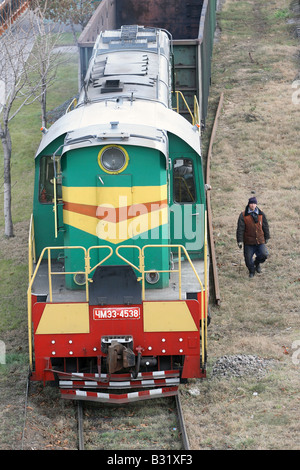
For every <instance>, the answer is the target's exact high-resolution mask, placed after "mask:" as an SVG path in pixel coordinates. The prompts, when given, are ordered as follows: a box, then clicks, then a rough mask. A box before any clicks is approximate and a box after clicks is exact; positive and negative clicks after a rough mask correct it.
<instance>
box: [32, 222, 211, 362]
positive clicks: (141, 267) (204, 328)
mask: <svg viewBox="0 0 300 470" xmlns="http://www.w3.org/2000/svg"><path fill="white" fill-rule="evenodd" d="M32 230H33V217H32V218H31V221H30V234H32ZM30 237H31V235H30ZM29 245H30V248H29V250H30V252H31V251H32V241H31V238H30V240H29ZM126 248H127V249H128V248H134V249H137V250H138V252H139V266H136V265H134V264H133V263H132V262H131V261H129V260H128V259H126V258H125V257H124V256H122V255H121V254H120V253H119V250H121V249H126ZM149 248H177V249H178V269H176V270H174V269H169V270H156V271H157V272H161V273H163V272H169V273H171V272H173V273H174V272H175V273H178V276H179V300H181V298H182V285H181V273H182V266H181V254H182V252H183V254H184V255H185V257H186V259H187V261H188V262H189V264H190V266H191V268H192V270H193V272H194V274H195V276H196V278H197V281H198V283H199V286H200V290H201V312H204V288H203V284H202V281H201V279H200V277H199V275H198V273H197V271H196V269H195V266H194V264H193V262H192V260H191V258H190V256H189V254H188V252H187V250H186V248H185V247H184V246H183V245H180V244H178V245H173V244H163V245H160V244H155V245H145V246H143V247H142V248H140V247H138V246H136V245H120V246H118V247H117V248H116V250H115V253H116V255H117V256H118V257H119V258H120V259H122V260H123V261H124V262H125V263H126V264H128V265H130V266H132V267H133V268H134V269H136V270H137V271H138V272H139V273H140V274H141V275H140V277H139V278H138V281H141V282H142V300H145V281H146V280H145V274H147V273H150V272H152V271H153V269H151V270H146V269H145V250H148V249H149ZM67 249H73V250H74V249H77V250H78V249H79V250H82V251H83V254H84V262H85V266H84V271H80V273H82V274H84V275H85V289H86V302H88V301H89V289H88V285H89V282H92V280H91V279H89V274H90V273H91V272H92V271H94V269H96V268H97V266H100V265H102V264H103V263H104V262H105V261H106V260H107V259H108V258H110V257H111V256H112V254H113V252H114V251H113V249H112V247H110V246H108V245H103V246H91V247H89V248H88V249H86V248H84V247H82V246H56V247H45V248H44V249H43V250H42V252H41V254H40V257H39V259H38V262H37V264H36V267H35V270H34V271H33V269H32V268H33V266H32V261H31V264H29V277H30V279H29V285H28V290H27V307H28V339H29V362H30V368H32V299H31V295H32V286H33V283H34V280H35V278H36V276H37V272H38V270H39V268H40V265H41V262H42V259H43V258H44V255H45V253H47V257H48V282H49V299H50V302H53V292H52V275H57V274H59V275H62V274H63V275H68V274H69V275H70V274H76V273H78V272H79V271H74V272H73V271H72V272H66V271H63V272H57V271H54V272H52V265H51V251H52V250H67ZM94 249H108V250H109V254H108V255H107V256H106V257H105V258H103V259H102V260H101V261H100V262H99V263H97V264H96V265H95V266H94V267H92V268H91V266H90V259H91V258H90V253H91V250H94ZM204 254H205V257H204V277H205V319H204V321H203V318H201V320H202V321H201V337H202V338H203V341H202V360H203V361H204V359H205V351H206V344H207V263H206V254H207V237H206V218H205V243H204ZM202 317H203V316H202Z"/></svg>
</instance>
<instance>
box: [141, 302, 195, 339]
mask: <svg viewBox="0 0 300 470" xmlns="http://www.w3.org/2000/svg"><path fill="white" fill-rule="evenodd" d="M143 306H144V307H143V310H144V331H145V333H152V332H158V331H161V332H163V331H164V332H167V331H197V330H198V328H197V326H196V324H195V322H194V319H193V317H192V315H191V312H190V311H189V308H188V306H187V304H186V302H184V301H182V302H181V301H177V302H176V301H175V302H144V304H143Z"/></svg>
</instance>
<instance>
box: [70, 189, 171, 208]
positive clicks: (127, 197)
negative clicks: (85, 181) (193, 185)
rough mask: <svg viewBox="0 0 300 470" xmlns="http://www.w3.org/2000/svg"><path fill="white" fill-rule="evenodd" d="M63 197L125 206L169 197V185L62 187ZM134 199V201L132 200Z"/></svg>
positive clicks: (96, 203)
mask: <svg viewBox="0 0 300 470" xmlns="http://www.w3.org/2000/svg"><path fill="white" fill-rule="evenodd" d="M62 198H63V200H64V201H66V202H73V203H76V204H90V205H92V206H97V205H98V204H99V203H101V205H103V204H109V205H110V207H111V206H113V207H125V206H128V205H131V204H144V203H149V202H157V201H163V200H165V199H167V185H166V184H165V185H162V186H133V187H132V188H131V187H113V188H107V187H67V186H63V187H62ZM131 201H132V202H131Z"/></svg>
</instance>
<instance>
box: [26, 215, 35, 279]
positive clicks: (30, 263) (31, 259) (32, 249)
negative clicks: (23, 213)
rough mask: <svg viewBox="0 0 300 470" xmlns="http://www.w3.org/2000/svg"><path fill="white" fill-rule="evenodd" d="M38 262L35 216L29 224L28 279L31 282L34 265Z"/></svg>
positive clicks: (31, 217)
mask: <svg viewBox="0 0 300 470" xmlns="http://www.w3.org/2000/svg"><path fill="white" fill-rule="evenodd" d="M35 262H36V253H35V238H34V223H33V214H31V216H30V222H29V235H28V277H29V281H30V279H31V276H32V273H33V264H34V263H35Z"/></svg>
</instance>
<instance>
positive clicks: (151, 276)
mask: <svg viewBox="0 0 300 470" xmlns="http://www.w3.org/2000/svg"><path fill="white" fill-rule="evenodd" d="M146 281H147V282H148V283H149V284H156V283H157V282H158V281H159V273H158V272H157V271H151V272H150V273H147V274H146Z"/></svg>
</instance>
